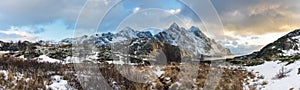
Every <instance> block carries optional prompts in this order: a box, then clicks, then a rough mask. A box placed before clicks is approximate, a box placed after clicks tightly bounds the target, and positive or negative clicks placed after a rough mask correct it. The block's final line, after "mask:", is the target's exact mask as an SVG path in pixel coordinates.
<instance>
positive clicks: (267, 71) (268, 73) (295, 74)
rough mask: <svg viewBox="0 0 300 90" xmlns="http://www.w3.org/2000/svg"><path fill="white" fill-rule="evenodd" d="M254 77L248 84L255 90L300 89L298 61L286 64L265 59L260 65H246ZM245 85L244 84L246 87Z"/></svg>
mask: <svg viewBox="0 0 300 90" xmlns="http://www.w3.org/2000/svg"><path fill="white" fill-rule="evenodd" d="M246 69H247V70H248V71H249V72H253V73H255V74H256V76H257V77H256V78H254V79H250V80H249V85H247V86H254V87H256V89H257V90H291V89H294V90H298V89H300V83H299V81H300V61H299V60H298V61H295V62H294V63H291V64H288V65H287V62H280V61H266V62H265V63H264V64H262V65H257V66H250V67H246ZM247 86H245V87H246V88H247Z"/></svg>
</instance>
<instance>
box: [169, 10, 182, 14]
mask: <svg viewBox="0 0 300 90" xmlns="http://www.w3.org/2000/svg"><path fill="white" fill-rule="evenodd" d="M168 12H169V13H170V14H179V13H180V12H181V9H176V10H174V9H171V10H168Z"/></svg>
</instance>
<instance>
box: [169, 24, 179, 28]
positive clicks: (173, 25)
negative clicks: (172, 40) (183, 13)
mask: <svg viewBox="0 0 300 90" xmlns="http://www.w3.org/2000/svg"><path fill="white" fill-rule="evenodd" d="M170 28H176V29H179V26H178V24H177V23H173V24H172V25H171V26H170Z"/></svg>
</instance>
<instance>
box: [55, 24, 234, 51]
mask: <svg viewBox="0 0 300 90" xmlns="http://www.w3.org/2000/svg"><path fill="white" fill-rule="evenodd" d="M141 38H144V39H147V41H146V42H154V41H158V42H160V43H163V44H168V45H172V46H178V47H179V48H181V49H182V50H184V52H187V53H189V54H190V55H191V56H201V55H204V56H224V55H230V54H231V53H230V50H229V49H227V48H224V47H223V46H221V45H220V44H218V43H217V42H216V41H215V40H214V39H210V38H208V37H207V36H206V35H205V34H204V33H203V32H201V30H200V29H199V28H198V27H194V26H192V27H191V28H190V29H185V28H183V27H180V26H178V25H177V24H176V23H173V24H172V25H171V26H170V27H169V28H168V29H165V30H163V31H161V32H159V33H157V34H155V35H153V34H152V33H151V32H150V31H137V30H134V29H132V28H130V27H126V28H124V29H122V30H121V31H119V32H117V33H115V34H113V33H102V34H96V35H93V36H89V37H88V36H83V37H78V38H67V39H64V40H62V41H61V42H60V43H73V44H76V43H85V44H93V43H94V44H95V45H96V46H103V45H111V44H113V43H120V42H124V41H127V42H131V41H134V40H136V39H141ZM144 48H147V47H144Z"/></svg>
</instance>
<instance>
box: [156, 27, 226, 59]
mask: <svg viewBox="0 0 300 90" xmlns="http://www.w3.org/2000/svg"><path fill="white" fill-rule="evenodd" d="M155 38H156V39H158V40H160V41H162V42H164V43H168V44H172V45H175V46H179V47H181V48H183V49H184V50H186V51H187V52H190V53H191V54H192V55H194V56H200V55H207V56H224V55H228V54H230V51H229V50H228V49H226V48H224V47H222V46H221V45H220V44H218V43H216V42H215V40H214V39H210V38H208V37H207V36H206V35H205V34H204V33H202V32H201V31H200V29H199V28H197V27H195V26H192V27H191V28H190V29H188V30H186V29H185V28H182V27H179V26H178V25H177V24H176V23H174V24H172V25H171V26H170V27H169V28H168V29H167V30H164V31H162V32H160V33H158V34H156V35H155Z"/></svg>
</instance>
